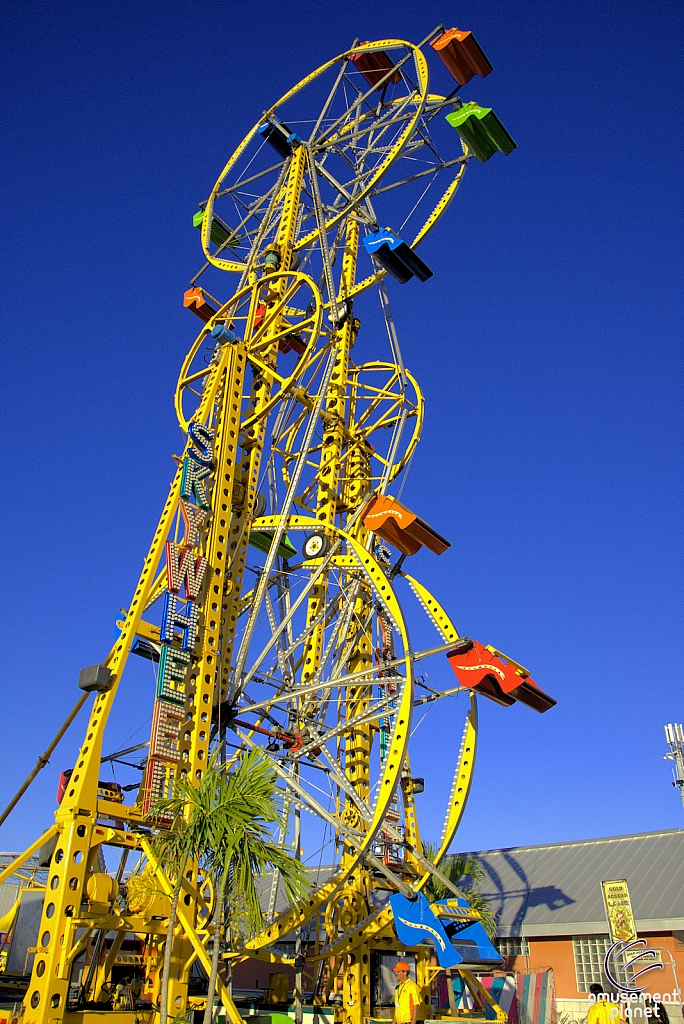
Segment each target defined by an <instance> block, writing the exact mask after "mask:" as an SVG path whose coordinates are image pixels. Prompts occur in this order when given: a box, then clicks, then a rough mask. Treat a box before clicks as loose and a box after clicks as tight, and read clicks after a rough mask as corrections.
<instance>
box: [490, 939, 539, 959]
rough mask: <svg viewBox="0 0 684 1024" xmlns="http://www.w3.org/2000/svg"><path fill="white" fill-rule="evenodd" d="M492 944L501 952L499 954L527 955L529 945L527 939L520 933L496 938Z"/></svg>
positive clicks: (528, 953)
mask: <svg viewBox="0 0 684 1024" xmlns="http://www.w3.org/2000/svg"><path fill="white" fill-rule="evenodd" d="M494 945H495V946H496V948H497V949H498V950H499V952H500V953H501V956H529V955H530V947H529V944H528V942H527V939H524V938H523V937H522V935H510V936H506V937H505V938H496V939H495V940H494Z"/></svg>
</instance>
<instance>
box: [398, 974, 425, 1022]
mask: <svg viewBox="0 0 684 1024" xmlns="http://www.w3.org/2000/svg"><path fill="white" fill-rule="evenodd" d="M392 970H393V971H394V973H395V974H396V976H397V981H398V982H399V984H398V985H397V987H396V990H395V993H394V1014H393V1016H392V1021H393V1024H416V1020H417V1017H418V1010H419V1009H420V1007H421V1006H422V1003H423V997H422V996H421V994H420V989H419V988H418V986H417V985H416V983H415V981H412V980H411V978H410V977H409V965H408V964H407V963H406V961H405V960H400V961H399V963H398V964H396V965H395V966H394V967H393V968H392Z"/></svg>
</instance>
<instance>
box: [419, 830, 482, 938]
mask: <svg viewBox="0 0 684 1024" xmlns="http://www.w3.org/2000/svg"><path fill="white" fill-rule="evenodd" d="M437 852H438V847H437V844H436V843H424V844H423V854H424V855H425V857H427V859H428V860H429V861H432V863H433V864H434V862H435V857H436V856H437ZM439 870H440V871H441V872H442V874H443V875H445V877H446V878H448V879H449V881H450V882H452V883H453V884H454V885H455V886H456V887H457V888H458V889H460V890H461V892H462V893H463V895H464V896H465V898H466V899H467V900H468V903H469V904H470V906H471V907H472V908H473V910H476V911H477V912H478V914H479V915H480V917H481V918H482V925H483V927H484V930H485V931H486V932H487V935H488V936H489V938H490V939H493V938H494V937H495V935H496V914H495V913H494V911H493V910H492V908H491V907H490V905H489V900H488V899H487V897H486V896H483V895H482V893H481V892H480V891H479V889H478V886H479V884H480V882H483V881H484V879H485V877H486V876H485V869H484V868H483V867H482V864H481V863H480V861H479V860H478V859H477V857H476V856H475V855H474V854H472V853H459V854H456V855H455V856H453V857H448V858H445V859H444V860H443V861H442V862H441V864H440V865H439ZM423 892H424V893H425V895H426V896H427V898H428V900H429V901H430V903H435V902H437V900H446V899H449V898H450V897H452V896H453V893H452V892H451V890H450V889H447V887H446V885H444V883H443V882H440V880H439V879H438V878H435V876H434V875H431V876H430V878H429V879H428V881H427V882H426V884H425V888H424V889H423Z"/></svg>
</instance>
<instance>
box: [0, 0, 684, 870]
mask: <svg viewBox="0 0 684 1024" xmlns="http://www.w3.org/2000/svg"><path fill="white" fill-rule="evenodd" d="M10 15H11V16H8V18H7V19H6V20H5V23H4V37H5V38H4V44H3V45H4V57H3V76H4V83H3V94H4V105H3V114H2V120H3V124H2V134H3V151H4V155H3V162H2V217H3V238H4V242H3V247H2V295H3V313H2V321H1V322H2V332H3V339H2V348H3V353H2V358H3V370H2V403H1V412H2V417H3V428H4V439H5V441H4V445H3V458H4V476H3V479H4V482H5V486H4V489H3V509H2V532H1V533H0V536H1V537H2V574H3V575H2V581H3V591H2V592H3V595H4V601H3V613H2V617H1V619H0V628H1V630H2V647H1V652H0V670H1V673H2V680H1V685H2V695H1V698H0V700H1V703H0V708H1V711H0V719H1V724H0V760H1V764H0V791H1V793H2V800H1V801H0V802H2V803H3V804H4V802H5V799H6V798H8V797H9V795H10V794H11V793H12V792H13V791H14V789H15V788H16V787H17V786H18V784H19V783H20V782H21V780H22V779H23V778H24V777H25V775H26V774H27V773H28V771H29V770H30V769H31V767H32V766H33V764H34V763H35V760H36V757H37V756H38V754H39V753H40V752H41V751H42V750H43V749H44V748H45V747H46V745H47V744H48V742H49V740H50V738H51V737H52V735H53V733H54V732H55V731H56V728H57V726H58V725H59V723H60V722H61V721H62V719H63V718H64V717H65V715H66V713H67V711H68V710H69V709H70V708H71V706H72V705H73V703H74V702H75V700H76V698H77V696H78V691H77V688H76V680H77V674H78V670H79V669H80V668H82V667H83V666H84V665H89V664H92V663H93V662H97V661H99V660H102V659H103V658H104V657H105V655H106V653H107V651H108V649H109V647H110V645H111V643H112V641H113V638H114V621H115V618H116V617H117V614H118V610H119V608H120V607H122V606H127V605H128V602H129V598H130V593H131V591H132V589H133V585H134V582H135V580H136V579H137V574H138V572H139V569H140V566H141V563H142V559H143V557H144V555H145V553H146V550H147V545H148V543H149V539H150V537H151V532H152V529H153V526H154V525H155V523H156V519H157V516H158V513H159V510H160V508H161V505H162V503H163V501H164V499H165V496H166V493H167V487H168V483H169V480H170V479H171V475H172V472H173V463H172V461H171V453H172V452H174V451H178V450H179V444H180V439H179V432H178V427H177V425H176V424H175V418H174V413H173V408H172V401H171V399H172V394H173V388H174V385H175V379H176V374H177V371H178V368H179V366H180V363H181V360H182V358H183V355H184V353H185V351H186V350H187V348H188V346H189V345H190V343H191V342H192V340H193V339H194V337H195V333H196V330H197V322H196V321H195V320H194V318H193V317H192V316H191V315H190V314H189V313H188V312H187V311H185V310H184V309H183V308H182V293H183V291H184V289H185V288H186V287H187V282H188V279H189V278H190V276H191V275H192V274H193V273H194V272H195V271H196V269H198V267H199V265H200V255H201V254H200V250H199V241H198V234H197V232H196V231H195V230H194V229H193V228H192V224H191V221H192V214H193V213H194V211H195V210H196V208H197V206H196V204H197V201H198V200H200V199H203V198H205V197H206V196H207V194H208V191H209V189H210V188H211V186H212V184H213V182H214V181H215V179H216V177H217V174H218V172H219V170H220V168H221V167H222V166H223V164H224V162H225V160H226V158H227V157H228V155H229V154H230V153H231V151H232V149H233V148H234V146H235V144H236V143H237V142H238V141H239V140H240V139H241V138H242V136H243V135H244V134H245V132H246V130H247V129H248V128H249V127H250V126H251V125H252V124H253V123H254V122H255V121H256V120H257V118H258V117H259V115H260V113H261V111H262V110H263V109H264V108H265V107H267V106H268V105H269V104H270V103H271V102H272V101H273V100H274V99H275V98H277V97H278V96H279V95H281V94H282V93H283V92H285V91H286V89H287V88H288V87H289V86H290V85H292V84H293V83H295V82H296V81H297V80H298V79H300V78H301V77H303V76H304V75H305V74H306V73H308V72H309V71H310V70H312V69H313V68H315V67H316V66H318V65H319V64H321V63H323V61H325V60H327V59H328V58H329V57H331V56H333V55H334V54H336V53H338V52H340V51H342V50H344V49H345V48H346V47H347V46H348V45H350V43H351V42H352V41H353V39H354V37H359V38H361V39H374V38H383V37H388V36H395V37H400V38H406V39H410V40H412V41H414V42H417V41H419V40H420V39H421V38H423V37H424V36H425V35H426V34H427V33H428V32H429V31H430V30H431V29H432V28H433V27H434V26H435V25H436V24H438V23H439V22H444V23H445V24H446V25H447V26H451V25H457V26H458V27H459V28H463V29H472V30H473V31H474V32H475V33H476V35H477V37H478V39H479V40H480V42H481V44H482V46H483V48H484V49H485V52H486V53H487V55H488V56H489V57H490V59H491V61H492V63H493V64H494V67H495V71H494V73H493V74H492V75H490V76H489V77H488V78H487V79H486V80H485V81H482V80H480V79H475V80H474V81H473V82H472V83H471V84H470V85H469V86H467V87H466V88H465V89H464V90H463V95H464V97H465V96H467V98H469V99H470V98H472V99H475V100H477V101H478V102H480V103H481V104H483V105H487V106H493V107H494V109H495V111H496V112H497V113H498V114H499V116H500V117H501V119H502V121H503V123H504V124H505V125H506V127H507V128H508V129H509V131H510V132H511V134H512V135H513V137H514V138H515V139H516V141H517V143H518V149H517V150H516V151H515V152H514V153H513V154H512V155H511V156H509V157H507V158H504V157H503V156H500V155H497V156H496V157H494V158H493V159H492V160H490V161H489V162H488V163H487V164H484V165H472V164H471V165H470V167H469V169H468V172H467V174H466V177H465V182H464V185H463V187H462V189H461V191H460V192H459V194H458V196H457V198H456V200H455V202H454V204H453V206H452V208H451V210H450V211H449V213H448V215H447V216H446V217H445V218H444V220H443V222H442V223H441V224H440V225H439V227H438V229H437V230H436V231H435V232H434V234H433V235H432V236H431V237H430V238H429V240H428V241H427V242H426V244H425V245H424V246H423V247H422V249H421V255H422V256H423V258H424V259H425V260H426V261H427V262H428V264H429V265H430V266H431V267H433V269H434V270H435V274H434V277H433V278H432V279H431V280H430V281H429V282H427V283H426V284H424V285H420V284H418V282H416V281H413V282H411V283H410V284H408V285H406V286H405V287H403V288H402V287H400V286H399V285H396V284H394V283H393V282H391V283H390V288H391V298H392V302H393V307H394V313H395V317H396V321H397V324H398V327H399V331H400V336H401V339H402V346H403V350H404V356H405V360H406V363H407V365H408V366H409V368H410V369H411V370H412V371H413V372H414V373H415V374H416V375H417V376H418V378H419V380H420V381H421V383H422V385H423V388H424V390H425V394H426V399H427V422H426V427H425V430H424V434H423V440H422V442H421V445H420V447H419V449H418V452H417V455H416V457H415V459H414V463H413V468H412V471H411V475H410V476H409V479H408V483H407V485H406V488H405V490H404V492H403V498H404V499H405V500H406V501H407V503H408V504H409V505H411V506H412V507H414V508H415V509H416V511H418V512H419V513H420V514H421V515H422V516H423V517H424V518H426V519H427V520H428V521H430V522H431V523H432V524H433V525H434V526H435V527H436V528H437V529H438V530H439V531H440V532H442V533H444V534H446V535H447V536H448V537H449V538H450V539H451V541H452V542H453V546H452V548H451V550H450V551H449V552H448V553H447V554H445V555H443V556H442V557H441V558H435V557H434V556H432V555H429V554H420V555H418V556H417V557H416V558H415V559H414V563H415V564H414V567H413V568H414V570H415V572H416V573H417V574H418V575H420V576H421V578H422V579H423V580H424V581H425V582H426V583H427V585H428V586H430V587H431V589H433V590H434V591H435V593H436V594H437V595H438V596H439V598H440V599H441V601H442V602H443V604H444V605H445V606H446V607H447V608H448V609H449V611H450V612H451V614H452V617H453V618H454V620H455V622H456V624H457V626H458V628H459V630H460V631H461V632H463V633H465V634H467V635H469V636H474V637H477V638H478V639H480V640H481V641H483V642H484V643H494V644H496V645H497V646H498V647H500V648H501V649H502V650H504V651H507V652H509V653H510V654H511V655H513V656H514V657H517V658H518V659H519V660H520V661H522V662H523V663H524V664H526V665H527V666H528V667H529V668H530V670H531V671H532V675H533V677H534V678H535V679H537V681H538V682H539V683H540V684H541V685H542V687H544V688H545V689H546V690H547V691H548V692H550V693H551V694H553V695H554V696H555V697H556V698H557V699H558V701H559V704H558V707H557V708H555V709H553V710H552V711H550V712H549V713H548V714H547V715H544V716H538V715H536V714H535V713H534V712H532V711H529V710H528V709H526V708H523V707H520V706H516V707H514V708H512V709H509V710H506V709H503V708H499V707H497V706H495V705H492V704H487V702H482V703H481V719H482V740H481V745H480V751H479V766H478V771H477V774H476V781H475V784H474V788H473V793H472V797H471V802H470V805H469V807H468V810H467V813H466V817H465V821H464V823H463V827H462V829H461V832H460V834H459V836H458V837H457V840H456V844H455V847H454V848H455V849H458V848H460V849H478V848H487V847H495V846H508V845H515V844H525V843H531V842H539V841H540V842H550V841H554V840H565V839H579V838H585V837H592V836H601V835H611V834H619V833H626V832H633V831H641V830H650V829H660V828H672V827H678V826H682V825H683V824H684V813H683V811H682V807H681V804H680V803H679V801H678V798H677V795H676V792H675V791H674V790H673V789H672V787H671V786H670V784H669V778H670V770H669V767H668V765H667V764H666V763H665V762H664V761H663V760H662V754H663V753H664V751H665V745H664V737H663V725H664V723H666V722H670V721H682V720H684V700H683V699H682V669H681V665H682V621H683V615H682V612H683V610H684V609H683V607H682V606H683V602H682V585H681V578H682V577H681V573H682V546H681V526H682V492H683V490H684V488H683V486H682V434H683V429H682V427H683V424H682V395H681V385H682V369H683V367H682V347H681V343H682V336H681V313H682V309H681V285H682V281H681V256H682V252H681V249H682V245H681V238H682V227H683V224H682V221H683V218H682V202H681V194H682V190H681V184H682V138H683V132H682V118H681V96H682V81H681V74H680V67H681V53H682V48H683V39H682V35H683V33H682V18H681V8H680V5H679V4H677V3H674V2H671V3H670V2H660V3H658V4H653V3H646V2H644V0H640V2H636V3H619V2H616V0H615V2H613V0H609V2H608V0H599V2H592V3H588V2H586V0H577V2H575V3H572V4H570V3H548V2H539V0H538V2H521V3H518V4H514V5H513V4H510V3H505V2H503V0H497V2H494V0H489V2H488V0H483V2H480V3H475V2H473V0H464V2H463V3H461V4H458V5H456V4H450V3H436V2H434V0H423V2H422V3H420V4H418V3H407V2H398V3H392V4H389V3H386V2H380V0H363V2H360V0H354V2H346V3H340V4H333V3H331V2H329V0H321V2H315V3H314V2H311V0H299V2H297V3H292V2H291V3H289V4H283V3H274V2H271V0H261V2H259V3H250V4H244V3H231V4H228V3H223V4H221V3H216V2H207V3H203V4H202V3H195V2H189V3H185V4H177V3H168V2H167V3H164V2H162V3H151V2H148V0H139V2H136V3H130V2H120V3H112V2H111V0H104V2H103V3H100V4H97V5H93V4H92V3H83V2H64V3H59V4H47V3H45V4H39V3H26V2H22V0H19V2H17V3H15V4H13V5H12V9H11V12H10ZM433 67H435V72H436V75H437V77H438V79H439V82H438V83H437V82H436V87H438V88H446V79H445V78H444V77H443V75H442V74H441V72H440V68H439V66H435V63H434V62H433ZM226 287H227V286H226ZM134 660H135V661H137V660H138V659H134ZM430 672H431V677H432V679H433V681H434V682H435V683H437V684H444V685H447V684H448V683H449V682H450V676H449V669H448V666H446V665H445V663H440V664H439V665H436V666H435V667H434V668H433V667H432V666H431V667H430ZM151 701H152V679H151V668H150V666H149V664H148V663H146V662H140V663H139V664H137V665H132V666H131V669H130V671H129V672H128V674H127V676H126V680H125V684H124V686H123V687H122V690H121V698H120V699H119V701H118V703H117V709H116V711H115V713H114V716H113V719H112V725H111V729H110V731H109V734H108V738H107V741H106V745H107V748H108V750H113V749H116V747H117V746H118V745H119V744H123V743H124V742H125V741H126V740H127V739H128V738H129V736H130V735H132V734H133V735H134V738H133V739H132V740H131V742H135V740H136V739H138V740H141V739H146V738H147V728H146V727H143V728H142V729H141V726H144V722H145V720H146V718H147V717H149V714H150V712H151ZM464 712H465V705H464V704H463V703H460V704H459V702H458V701H454V702H453V703H452V704H451V705H450V706H448V707H445V706H443V705H442V706H440V707H439V710H434V711H432V712H431V714H430V716H429V718H428V719H426V721H425V722H424V723H423V724H422V725H421V726H420V728H419V730H418V732H417V733H416V738H415V739H416V745H415V748H414V749H415V752H414V770H415V773H416V774H421V775H423V774H424V775H425V776H426V779H427V780H428V785H427V788H426V792H425V794H424V795H423V796H422V797H420V798H419V799H420V800H421V805H420V809H421V822H422V826H423V831H424V833H425V834H426V836H428V837H429V836H433V837H434V836H435V835H438V833H439V829H440V824H441V818H442V814H443V807H444V801H445V799H446V794H447V791H448V788H449V781H450V775H451V770H452V765H453V760H454V757H455V754H456V750H457V746H458V740H459V738H460V734H461V728H462V719H463V715H464ZM83 726H84V723H83V721H82V720H81V721H80V722H79V723H77V725H76V726H75V727H74V728H73V730H72V732H71V733H70V736H69V737H68V738H67V739H66V740H65V741H64V742H63V744H62V746H61V747H60V748H59V750H58V752H57V754H56V755H55V756H54V757H53V760H52V763H51V764H50V766H49V767H48V768H47V769H46V770H45V771H44V772H43V773H42V776H41V777H40V779H39V781H38V782H36V783H35V785H34V787H33V789H32V791H31V795H30V797H28V798H27V799H25V800H24V801H23V803H22V805H21V806H20V808H18V809H17V810H16V811H15V812H14V813H13V814H12V816H11V818H10V819H9V820H8V822H7V824H6V825H5V826H4V828H3V829H2V833H0V848H2V849H5V850H8V849H20V848H22V847H23V846H24V845H26V844H27V843H28V842H29V841H30V840H31V839H33V838H34V837H35V836H36V834H37V833H38V831H39V830H42V829H43V828H44V827H46V826H47V824H48V823H49V821H50V820H51V815H52V812H53V810H54V806H55V804H54V792H55V789H56V784H57V778H58V775H59V771H60V770H61V768H63V767H68V766H70V765H71V764H72V763H73V757H74V753H75V750H76V748H77V747H78V745H79V741H80V738H81V735H82V729H83ZM136 730H140V731H137V732H136Z"/></svg>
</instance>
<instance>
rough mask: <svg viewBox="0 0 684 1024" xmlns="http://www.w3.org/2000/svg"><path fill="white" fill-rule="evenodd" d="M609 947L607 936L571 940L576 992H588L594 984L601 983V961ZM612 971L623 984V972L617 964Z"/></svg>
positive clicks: (609, 942) (583, 936) (582, 937)
mask: <svg viewBox="0 0 684 1024" xmlns="http://www.w3.org/2000/svg"><path fill="white" fill-rule="evenodd" d="M611 945H612V943H611V940H610V937H609V936H608V935H582V936H581V937H580V938H574V939H573V940H572V948H573V951H574V954H575V974H576V975H577V991H578V992H588V991H589V986H590V985H593V984H594V983H595V982H596V983H598V984H602V983H603V959H604V957H605V955H606V953H607V952H608V950H609V949H610V947H611ZM614 970H615V971H616V977H617V979H618V981H623V982H624V971H623V970H622V969H620V968H619V967H618V966H617V964H615V965H614Z"/></svg>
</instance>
